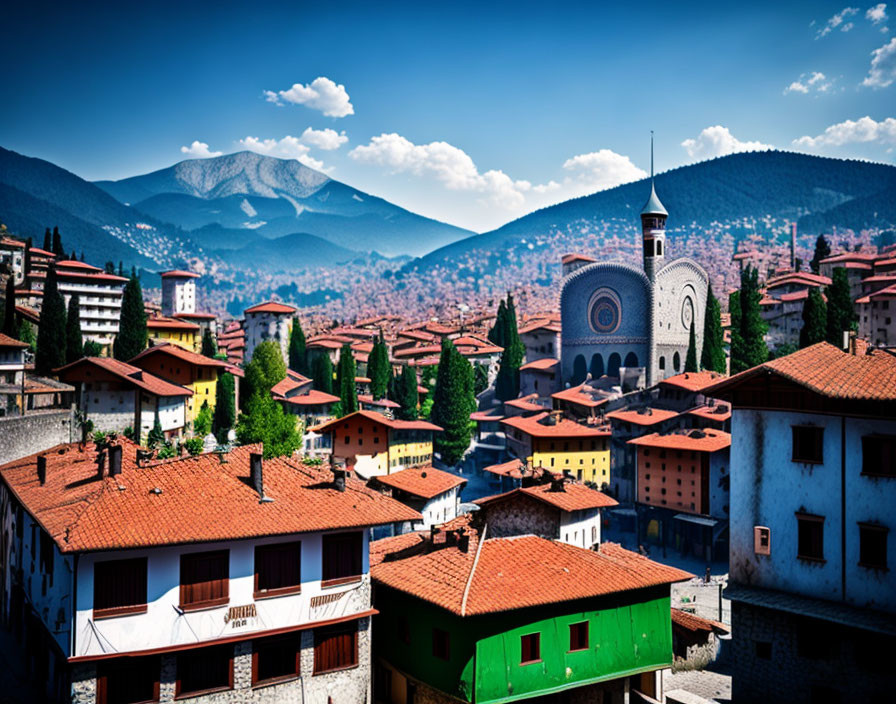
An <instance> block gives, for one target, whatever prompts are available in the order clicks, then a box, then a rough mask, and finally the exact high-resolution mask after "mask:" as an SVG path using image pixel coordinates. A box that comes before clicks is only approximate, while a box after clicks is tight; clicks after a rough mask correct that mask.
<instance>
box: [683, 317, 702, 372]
mask: <svg viewBox="0 0 896 704" xmlns="http://www.w3.org/2000/svg"><path fill="white" fill-rule="evenodd" d="M684 370H685V371H686V372H688V373H695V372H699V371H700V368H699V367H698V366H697V332H696V330H695V329H694V321H693V320H691V332H690V335H689V337H688V353H687V356H686V357H685V359H684Z"/></svg>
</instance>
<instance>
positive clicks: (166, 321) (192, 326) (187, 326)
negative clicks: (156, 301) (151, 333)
mask: <svg viewBox="0 0 896 704" xmlns="http://www.w3.org/2000/svg"><path fill="white" fill-rule="evenodd" d="M146 329H147V330H184V331H189V332H196V331H197V330H199V326H198V325H197V324H196V323H190V322H188V321H186V320H177V319H175V318H149V319H148V320H147V321H146Z"/></svg>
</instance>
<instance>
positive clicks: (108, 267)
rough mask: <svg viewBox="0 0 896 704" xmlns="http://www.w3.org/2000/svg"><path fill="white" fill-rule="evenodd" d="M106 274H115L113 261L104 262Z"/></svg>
mask: <svg viewBox="0 0 896 704" xmlns="http://www.w3.org/2000/svg"><path fill="white" fill-rule="evenodd" d="M103 271H105V272H106V273H107V274H112V275H113V276H114V275H115V262H106V266H105V267H104V268H103Z"/></svg>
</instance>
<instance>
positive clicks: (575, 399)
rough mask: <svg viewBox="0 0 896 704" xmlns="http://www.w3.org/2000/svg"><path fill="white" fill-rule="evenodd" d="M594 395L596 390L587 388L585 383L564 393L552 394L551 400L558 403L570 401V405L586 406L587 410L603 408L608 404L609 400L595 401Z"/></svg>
mask: <svg viewBox="0 0 896 704" xmlns="http://www.w3.org/2000/svg"><path fill="white" fill-rule="evenodd" d="M586 388H587V389H588V391H587V392H586V391H585V389H586ZM594 393H595V392H594V390H593V389H592V388H591V387H590V386H586V385H585V384H584V383H582V384H579V385H578V386H572V387H570V388H568V389H564V390H563V391H558V392H557V393H555V394H551V398H554V399H557V400H558V401H569V402H570V403H574V404H576V405H578V406H584V407H586V408H597V407H598V406H603V405H604V404H605V403H606V402H607V399H605V398H597V399H595V398H594V396H593V394H594Z"/></svg>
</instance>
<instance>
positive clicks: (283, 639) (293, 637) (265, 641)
mask: <svg viewBox="0 0 896 704" xmlns="http://www.w3.org/2000/svg"><path fill="white" fill-rule="evenodd" d="M301 638H302V636H301V633H287V634H286V635H281V636H271V637H269V638H256V639H255V640H253V641H252V686H253V687H257V686H264V685H269V684H276V683H278V682H290V681H292V680H295V679H298V678H299V677H301V676H302V641H301ZM259 644H261V645H262V647H261V648H259ZM281 644H282V645H285V646H287V647H289V646H290V645H291V646H293V647H294V648H295V663H294V664H295V668H294V671H293V672H291V673H290V674H287V675H276V676H274V677H266V678H264V679H260V678H259V677H258V661H259V657H260V655H261V654H262V653H263V652H264V648H266V647H272V646H277V645H281ZM289 649H290V651H292V647H290V648H289Z"/></svg>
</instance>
